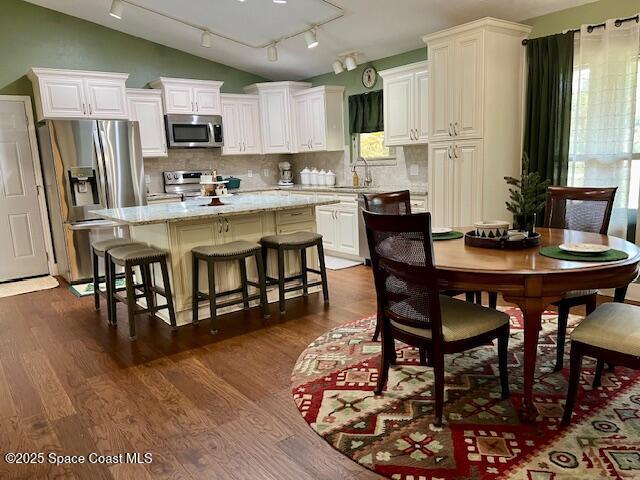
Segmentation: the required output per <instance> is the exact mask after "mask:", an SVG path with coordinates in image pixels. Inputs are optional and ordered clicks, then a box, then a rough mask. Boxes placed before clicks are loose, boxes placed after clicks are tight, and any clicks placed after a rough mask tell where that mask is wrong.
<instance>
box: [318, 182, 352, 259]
mask: <svg viewBox="0 0 640 480" xmlns="http://www.w3.org/2000/svg"><path fill="white" fill-rule="evenodd" d="M318 198H319V199H320V198H322V197H321V196H320V194H318ZM330 198H335V199H337V200H340V203H336V204H331V205H323V206H320V207H316V222H317V231H318V233H320V234H322V240H323V241H322V243H323V246H324V248H325V250H326V251H327V252H328V253H340V254H346V256H351V257H357V256H358V255H359V253H360V243H359V236H358V235H359V233H358V215H359V213H360V212H359V211H358V203H357V199H356V196H355V195H342V194H336V195H333V196H331V197H330Z"/></svg>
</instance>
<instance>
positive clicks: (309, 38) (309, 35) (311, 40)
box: [304, 29, 318, 48]
mask: <svg viewBox="0 0 640 480" xmlns="http://www.w3.org/2000/svg"><path fill="white" fill-rule="evenodd" d="M304 39H305V40H306V42H307V48H315V47H317V46H318V39H317V38H316V32H315V30H314V29H311V30H307V31H306V32H304Z"/></svg>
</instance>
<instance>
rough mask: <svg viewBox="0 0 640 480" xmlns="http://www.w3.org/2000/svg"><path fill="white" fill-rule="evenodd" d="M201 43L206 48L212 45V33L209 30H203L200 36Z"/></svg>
mask: <svg viewBox="0 0 640 480" xmlns="http://www.w3.org/2000/svg"><path fill="white" fill-rule="evenodd" d="M200 45H201V46H203V47H205V48H210V47H211V33H210V32H208V31H207V30H203V31H202V36H201V37H200Z"/></svg>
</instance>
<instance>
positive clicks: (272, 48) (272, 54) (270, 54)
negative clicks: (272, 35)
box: [267, 43, 278, 62]
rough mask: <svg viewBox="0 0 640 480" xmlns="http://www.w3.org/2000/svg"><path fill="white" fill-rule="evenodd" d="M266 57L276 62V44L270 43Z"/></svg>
mask: <svg viewBox="0 0 640 480" xmlns="http://www.w3.org/2000/svg"><path fill="white" fill-rule="evenodd" d="M267 58H268V59H269V61H270V62H277V61H278V46H277V44H275V43H272V44H271V45H269V48H267Z"/></svg>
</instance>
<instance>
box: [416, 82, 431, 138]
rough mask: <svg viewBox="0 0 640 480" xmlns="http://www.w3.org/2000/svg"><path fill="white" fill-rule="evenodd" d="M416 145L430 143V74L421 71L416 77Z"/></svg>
mask: <svg viewBox="0 0 640 480" xmlns="http://www.w3.org/2000/svg"><path fill="white" fill-rule="evenodd" d="M413 83H414V88H415V91H414V96H413V98H414V101H413V104H414V105H415V108H414V110H415V111H414V117H415V121H414V139H415V140H414V143H427V142H428V141H429V88H430V87H429V72H428V70H426V69H425V70H420V71H418V72H416V73H415V76H414V82H413Z"/></svg>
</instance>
